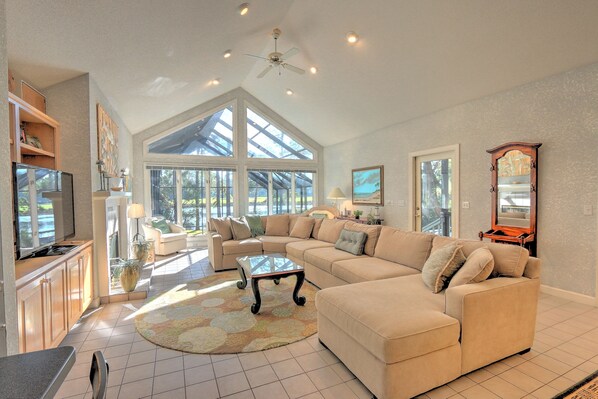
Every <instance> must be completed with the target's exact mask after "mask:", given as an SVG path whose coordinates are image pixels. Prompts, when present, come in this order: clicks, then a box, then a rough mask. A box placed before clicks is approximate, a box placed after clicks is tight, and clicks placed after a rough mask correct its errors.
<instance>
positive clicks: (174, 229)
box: [168, 222, 187, 233]
mask: <svg viewBox="0 0 598 399" xmlns="http://www.w3.org/2000/svg"><path fill="white" fill-rule="evenodd" d="M168 226H169V227H170V231H172V232H173V233H187V230H185V228H184V227H183V226H181V225H180V224H176V223H171V222H168Z"/></svg>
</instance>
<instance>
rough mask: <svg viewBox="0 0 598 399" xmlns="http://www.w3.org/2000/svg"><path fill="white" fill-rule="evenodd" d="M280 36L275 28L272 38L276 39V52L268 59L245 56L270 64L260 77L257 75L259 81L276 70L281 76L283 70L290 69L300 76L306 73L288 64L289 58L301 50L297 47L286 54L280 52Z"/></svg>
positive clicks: (279, 32) (257, 56)
mask: <svg viewBox="0 0 598 399" xmlns="http://www.w3.org/2000/svg"><path fill="white" fill-rule="evenodd" d="M280 34H281V31H280V29H278V28H275V29H274V30H273V31H272V37H273V38H274V52H272V53H270V54H268V57H262V56H259V55H253V54H245V55H247V56H249V57H255V58H260V59H262V60H266V61H267V62H268V66H266V69H264V70H263V71H262V72H260V74H259V75H257V77H258V79H261V78H263V77H264V76H266V74H267V73H268V72H270V71H271V70H272V69H274V68H276V69H278V74H279V75H281V72H282V69H281V68H284V69H288V70H289V71H292V72H295V73H298V74H300V75H303V74H304V73H305V70H303V69H301V68H297V67H296V66H293V65H291V64H288V63H287V62H286V61H287V60H288V59H289V58H291V57H292V56H294V55H296V54H298V53H299V49H298V48H297V47H293V48H292V49H290V50H289V51H287V52H286V53H284V54H283V53H279V52H278V47H277V43H278V38H279V37H280Z"/></svg>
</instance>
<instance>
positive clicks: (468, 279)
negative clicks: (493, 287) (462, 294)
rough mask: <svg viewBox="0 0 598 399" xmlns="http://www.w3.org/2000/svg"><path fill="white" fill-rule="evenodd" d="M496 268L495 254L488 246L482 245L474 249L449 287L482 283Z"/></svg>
mask: <svg viewBox="0 0 598 399" xmlns="http://www.w3.org/2000/svg"><path fill="white" fill-rule="evenodd" d="M492 269H494V256H492V252H490V250H489V249H488V247H481V248H478V249H476V250H475V251H473V252H472V253H470V254H469V256H468V257H467V260H466V261H465V263H464V264H463V266H462V267H461V269H459V271H458V272H457V273H455V275H454V276H453V278H452V279H451V282H450V283H449V288H451V287H456V286H458V285H463V284H471V283H481V282H482V281H484V280H486V279H487V278H488V277H489V276H490V274H491V273H492Z"/></svg>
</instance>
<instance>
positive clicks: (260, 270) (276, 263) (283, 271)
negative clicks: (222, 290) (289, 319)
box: [237, 254, 305, 314]
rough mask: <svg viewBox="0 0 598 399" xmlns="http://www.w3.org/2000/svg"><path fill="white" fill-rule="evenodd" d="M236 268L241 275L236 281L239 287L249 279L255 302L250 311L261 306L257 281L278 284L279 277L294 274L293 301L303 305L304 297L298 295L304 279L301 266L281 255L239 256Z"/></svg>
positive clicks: (254, 311) (256, 311)
mask: <svg viewBox="0 0 598 399" xmlns="http://www.w3.org/2000/svg"><path fill="white" fill-rule="evenodd" d="M237 269H238V270H239V274H240V275H241V281H237V287H238V288H239V289H245V287H247V279H248V278H250V279H251V289H252V290H253V295H254V296H255V303H254V304H253V305H251V313H253V314H257V313H258V312H259V311H260V306H262V299H261V297H260V288H259V285H258V282H259V281H260V280H264V279H268V280H274V283H275V284H278V283H279V282H280V279H281V278H285V277H289V276H292V275H296V276H297V282H296V283H295V289H294V290H293V301H294V302H295V303H296V304H297V305H299V306H303V305H305V297H303V296H299V290H300V289H301V286H302V285H303V281H304V280H305V272H304V271H303V267H302V266H299V265H298V264H296V263H295V262H293V261H292V260H290V259H287V258H285V257H284V256H283V255H281V254H264V255H255V256H240V257H238V258H237Z"/></svg>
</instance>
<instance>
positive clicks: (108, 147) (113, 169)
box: [98, 104, 119, 177]
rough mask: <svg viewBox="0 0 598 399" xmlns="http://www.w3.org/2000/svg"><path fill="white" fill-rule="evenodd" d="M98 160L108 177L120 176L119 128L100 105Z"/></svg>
mask: <svg viewBox="0 0 598 399" xmlns="http://www.w3.org/2000/svg"><path fill="white" fill-rule="evenodd" d="M98 159H99V160H100V161H102V162H104V165H103V168H104V172H105V173H106V175H107V176H110V177H119V176H118V126H117V125H116V123H114V121H113V120H112V118H110V116H109V115H108V113H107V112H106V111H105V110H104V108H103V107H102V106H101V105H100V104H98Z"/></svg>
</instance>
